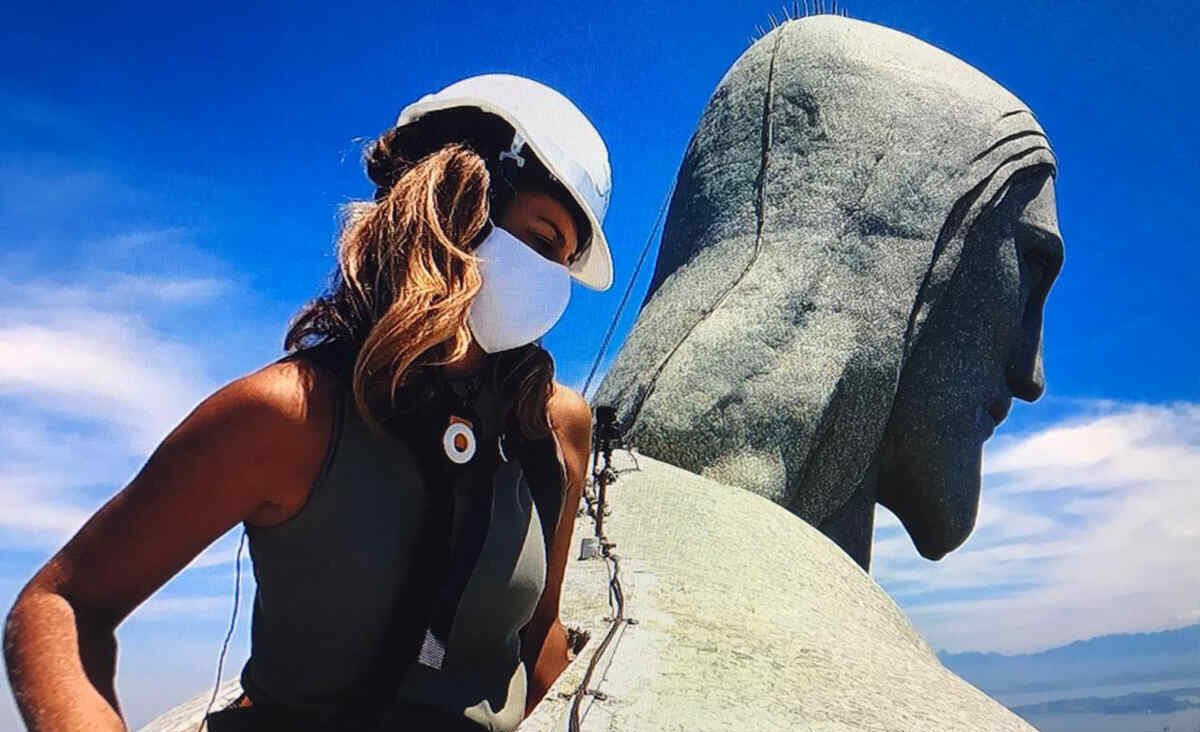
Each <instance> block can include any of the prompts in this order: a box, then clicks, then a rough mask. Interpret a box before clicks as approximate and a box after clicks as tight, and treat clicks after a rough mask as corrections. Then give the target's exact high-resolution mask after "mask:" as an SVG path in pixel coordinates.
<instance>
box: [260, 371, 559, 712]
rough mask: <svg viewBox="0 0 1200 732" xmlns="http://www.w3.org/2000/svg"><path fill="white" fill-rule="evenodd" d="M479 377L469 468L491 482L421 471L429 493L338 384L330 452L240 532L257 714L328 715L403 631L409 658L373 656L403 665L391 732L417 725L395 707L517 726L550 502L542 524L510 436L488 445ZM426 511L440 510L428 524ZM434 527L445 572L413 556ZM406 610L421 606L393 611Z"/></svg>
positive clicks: (492, 425)
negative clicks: (248, 565) (294, 509)
mask: <svg viewBox="0 0 1200 732" xmlns="http://www.w3.org/2000/svg"><path fill="white" fill-rule="evenodd" d="M479 382H481V384H480V388H479V391H478V393H477V394H476V395H475V398H474V399H473V400H472V401H471V402H470V406H471V407H472V408H473V410H474V411H473V415H474V416H475V417H476V419H477V420H480V421H482V422H483V424H477V425H475V429H476V434H478V435H479V436H480V440H479V443H480V444H478V446H477V456H476V458H473V460H487V459H489V456H490V459H491V460H492V462H491V463H481V465H486V466H487V467H486V468H481V470H486V471H487V472H489V473H490V476H485V479H472V480H459V481H457V483H453V484H450V483H449V482H448V481H446V480H444V479H443V476H440V475H439V474H437V473H433V476H434V480H436V481H437V482H438V483H439V484H438V485H431V484H430V481H429V479H427V478H428V475H429V471H428V470H424V471H423V470H422V463H421V460H420V459H418V457H419V456H417V455H415V454H414V451H413V449H412V445H411V444H410V441H406V440H403V439H400V438H399V437H392V436H391V435H378V434H376V433H374V432H372V431H371V430H370V429H369V428H368V427H367V425H366V423H365V422H363V421H362V419H361V417H360V416H359V415H358V412H357V410H356V409H355V405H354V401H353V398H352V396H351V394H350V393H349V391H348V389H347V388H346V387H345V384H344V383H343V384H341V385H340V388H339V389H338V391H337V394H338V398H337V400H336V407H335V412H334V423H333V432H332V435H331V439H330V443H329V446H328V450H327V453H326V455H325V459H324V463H323V465H322V468H321V471H320V473H319V475H318V478H317V479H316V481H315V483H314V485H313V487H312V489H311V493H310V495H309V497H308V500H307V502H306V503H305V504H304V506H303V507H302V508H301V510H300V511H299V513H297V514H296V515H295V516H293V517H292V518H290V519H288V520H286V521H284V522H283V523H281V524H278V525H275V526H270V527H255V526H250V525H247V527H246V532H247V536H248V538H249V542H250V555H251V558H252V560H253V566H254V575H255V578H256V580H257V582H258V586H257V591H256V593H255V599H254V609H253V614H252V620H251V655H250V658H249V660H248V661H247V662H246V665H245V667H244V668H243V670H242V686H243V689H244V690H245V692H246V694H247V695H248V696H249V697H250V699H251V701H252V702H253V703H254V704H255V705H256V706H259V705H270V706H282V707H284V708H288V709H290V710H293V711H295V710H308V711H310V712H311V713H312V715H314V716H318V717H319V716H320V715H322V714H325V713H328V711H329V710H331V709H335V708H337V707H338V705H339V704H341V703H342V702H343V700H344V699H345V698H346V696H347V693H353V692H354V691H355V690H356V689H357V688H361V687H362V685H363V683H364V681H365V680H366V679H367V678H368V677H369V676H370V675H371V674H372V668H374V667H373V666H372V664H374V663H380V662H381V661H380V660H379V659H380V654H381V650H380V649H381V647H383V646H386V643H385V640H386V639H387V638H388V637H389V636H388V635H387V634H388V633H389V632H397V628H396V627H395V626H396V625H397V624H405V625H407V626H409V627H407V628H405V629H402V630H403V633H407V634H409V636H410V637H412V638H413V639H414V642H416V641H419V648H418V647H417V646H415V645H412V644H411V643H410V644H409V645H407V646H405V648H407V649H410V650H411V651H416V653H415V654H413V656H414V657H412V658H409V657H407V656H406V655H405V653H408V652H409V651H404V652H399V653H397V652H395V651H394V650H393V652H392V654H391V655H392V656H393V657H392V658H389V659H385V660H384V661H382V662H383V663H391V664H396V663H398V664H400V667H399V669H397V673H398V677H399V682H398V683H395V684H392V685H390V686H389V687H388V692H387V693H388V694H389V695H390V698H391V699H392V700H393V702H394V703H389V707H390V708H391V710H392V711H391V712H390V714H389V715H387V716H386V717H385V718H387V719H390V720H394V721H395V723H396V728H397V729H400V728H405V725H404V722H405V720H406V719H415V718H416V716H417V715H415V714H413V715H409V714H407V713H406V705H413V706H412V708H413V709H414V710H415V709H417V708H420V709H421V710H423V711H422V714H427V713H428V711H429V709H430V708H433V709H436V710H438V711H439V712H444V713H445V721H446V722H447V724H446V726H445V728H446V729H450V725H449V723H450V722H453V723H454V724H455V726H454V728H455V729H459V728H461V729H478V730H503V731H508V730H512V729H514V728H515V727H516V726H517V724H519V722H520V721H521V719H522V717H523V716H524V707H525V701H526V673H527V670H526V669H525V668H524V665H523V663H522V662H521V660H520V656H519V654H520V639H519V637H518V632H519V631H520V630H521V628H522V627H524V626H525V624H526V623H528V622H529V620H530V619H531V618H532V616H533V612H534V608H535V607H536V605H537V602H538V600H539V598H540V596H541V593H542V590H543V589H544V587H545V574H546V558H547V553H548V542H549V540H550V538H551V536H552V534H553V527H554V523H553V522H554V521H555V520H556V519H557V511H558V506H559V505H561V503H557V504H556V503H553V502H552V501H547V502H544V503H543V505H546V506H549V507H550V509H551V510H553V511H554V512H555V513H554V515H552V516H543V515H541V514H540V513H539V511H538V505H537V503H538V501H535V500H534V493H533V492H531V488H530V483H529V481H528V480H527V479H526V475H525V471H523V470H522V466H521V463H520V462H519V460H518V459H517V456H516V455H508V454H505V452H504V445H508V444H509V442H511V440H509V439H508V437H507V435H506V436H505V438H504V442H503V443H500V447H499V448H497V444H496V443H499V438H498V437H497V435H498V434H499V433H500V432H501V431H502V430H501V427H502V424H501V422H502V420H501V419H500V415H499V413H498V398H497V396H496V394H495V393H493V390H492V388H491V387H490V386H488V385H487V383H486V380H483V379H480V380H479ZM492 440H495V441H496V442H495V443H493V442H491V441H492ZM509 452H515V451H514V450H512V449H511V447H510V448H509ZM423 459H428V456H424V457H423ZM443 459H444V458H443ZM527 462H529V463H532V461H531V460H530V461H527ZM493 467H494V470H493ZM556 467H557V466H556ZM539 482H543V483H544V482H546V481H542V480H539ZM555 483H556V484H555V485H554V491H557V490H559V487H560V486H559V485H557V483H558V481H555ZM543 487H544V486H543ZM434 491H441V493H440V494H435V493H434ZM438 505H442V506H449V507H451V509H450V510H446V511H444V514H445V522H444V523H443V524H440V525H436V526H435V528H433V529H431V526H430V525H431V524H435V522H432V520H431V518H430V516H432V515H434V513H431V511H433V509H436V508H437V506H438ZM443 529H449V531H448V532H445V531H443ZM422 531H426V532H429V533H426V534H423V533H422ZM447 533H448V536H446V534H447ZM431 534H432V535H434V538H435V539H437V538H439V536H440V540H441V541H442V542H443V544H444V543H445V542H447V541H448V542H449V544H448V547H449V548H448V550H447V551H446V558H445V559H444V561H443V563H441V564H438V563H436V562H434V561H433V560H432V558H431V557H429V556H425V555H426V554H429V553H430V552H429V547H430V546H438V544H437V542H436V541H434V542H433V543H431V541H430V539H429V536H430V535H431ZM423 537H424V538H423ZM431 567H432V568H433V570H432V573H431ZM422 572H424V573H425V576H426V578H427V579H428V581H427V582H426V583H425V584H424V585H422V584H421V583H420V581H419V578H420V577H421V576H422ZM410 606H411V607H412V608H414V609H419V608H422V607H428V608H430V610H429V611H428V613H427V614H425V615H422V613H421V612H413V613H409V614H408V615H405V612H406V610H407V608H409V607H410ZM398 617H399V618H400V620H397V618H398ZM424 619H428V622H427V623H423V624H422V623H420V620H424ZM418 624H419V625H421V627H418ZM422 628H423V629H424V632H423V633H422V632H421V630H422ZM388 647H390V648H393V649H395V648H396V646H395V645H392V646H388ZM421 719H423V720H427V719H428V717H426V716H421ZM389 728H390V727H389Z"/></svg>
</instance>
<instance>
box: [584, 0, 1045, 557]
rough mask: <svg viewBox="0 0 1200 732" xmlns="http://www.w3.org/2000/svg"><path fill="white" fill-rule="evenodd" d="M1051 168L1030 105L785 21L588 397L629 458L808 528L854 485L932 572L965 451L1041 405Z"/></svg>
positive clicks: (826, 30)
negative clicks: (1016, 404) (634, 454)
mask: <svg viewBox="0 0 1200 732" xmlns="http://www.w3.org/2000/svg"><path fill="white" fill-rule="evenodd" d="M1054 175H1055V160H1054V156H1053V154H1052V152H1051V150H1050V146H1049V142H1048V141H1047V139H1046V136H1045V134H1044V133H1043V131H1042V129H1041V127H1040V126H1039V125H1038V123H1037V121H1036V119H1035V118H1034V116H1033V114H1032V113H1031V112H1030V110H1029V109H1028V108H1027V107H1026V106H1025V105H1024V104H1023V103H1022V102H1021V101H1020V100H1019V99H1017V98H1016V97H1014V96H1013V95H1012V94H1010V93H1009V92H1008V91H1006V90H1005V89H1004V88H1002V87H1001V86H999V85H998V84H996V83H995V82H994V81H992V80H991V79H989V78H987V77H986V76H984V75H983V74H982V73H980V72H979V71H977V70H976V69H974V68H972V67H971V66H969V65H967V64H965V63H963V62H962V61H959V60H958V59H956V58H954V57H953V56H950V55H949V54H947V53H945V52H943V51H941V50H939V49H937V48H934V47H932V46H930V45H928V44H926V43H924V42H922V41H919V40H917V39H915V38H913V37H911V36H908V35H906V34H903V33H900V32H898V31H894V30H891V29H889V28H884V27H881V26H877V25H874V24H871V23H866V22H863V21H858V20H853V19H850V18H844V17H839V16H830V15H817V16H811V17H807V18H802V19H799V20H794V21H790V22H787V23H784V24H783V25H782V26H780V27H778V28H776V29H775V30H773V31H772V32H770V33H768V34H767V35H765V36H764V37H763V38H761V39H759V40H758V41H757V42H756V43H755V44H754V45H753V46H752V47H751V48H750V49H749V50H747V51H746V53H745V54H743V55H742V57H741V58H739V59H738V61H737V62H736V63H735V64H734V65H733V67H731V68H730V70H729V71H728V72H727V73H726V75H725V77H724V78H723V79H722V80H721V82H720V84H719V85H718V87H717V89H716V90H715V91H714V93H713V95H712V98H711V99H710V100H709V104H708V107H707V109H706V110H705V113H704V116H703V118H702V119H701V121H700V124H699V126H698V128H697V130H696V133H695V135H694V136H693V138H692V140H691V142H690V144H689V146H688V150H687V153H686V156H685V158H684V161H683V165H682V166H681V169H680V172H679V176H678V179H677V181H676V187H675V191H674V194H673V197H672V201H671V208H670V213H669V215H668V219H667V224H666V228H665V229H664V233H663V241H662V246H661V250H660V253H659V258H658V262H657V265H656V269H655V273H654V277H653V279H652V281H651V285H650V290H649V293H648V294H647V296H646V300H645V302H644V303H643V306H642V310H641V312H640V314H639V317H638V320H637V322H636V323H635V324H634V327H633V330H632V331H631V333H630V335H629V337H628V339H627V340H626V343H625V345H624V347H623V348H622V350H621V352H620V354H619V355H618V357H617V359H616V360H615V362H614V363H613V366H612V368H611V369H610V370H609V372H608V374H607V376H606V378H605V380H604V383H603V384H602V385H601V387H600V390H599V392H598V393H597V395H596V399H595V402H596V403H597V404H611V405H612V406H614V407H616V409H617V413H618V418H619V420H620V421H621V424H622V426H623V427H624V428H625V429H626V431H627V436H628V438H629V440H630V441H631V442H633V443H634V444H636V445H637V446H638V447H639V448H640V449H641V450H642V451H643V452H645V453H646V454H649V455H651V456H653V457H656V458H658V459H661V460H664V461H667V462H671V463H674V464H676V465H678V466H680V467H683V468H686V469H688V470H691V471H693V472H697V473H700V474H702V475H705V476H707V477H711V478H713V479H716V480H720V481H722V482H725V483H728V484H732V485H738V486H742V487H744V488H747V489H749V490H752V491H754V492H757V493H760V494H762V495H764V496H766V497H768V498H770V499H772V500H774V501H776V502H778V503H780V504H782V505H784V506H786V507H787V508H789V509H790V510H792V511H793V512H794V513H796V514H797V515H799V516H801V517H802V518H804V519H805V520H807V521H809V522H810V523H812V524H814V525H817V526H820V525H821V524H822V523H823V522H825V521H828V520H829V519H830V517H833V516H836V515H838V514H839V512H842V511H845V510H846V507H847V506H848V505H850V504H851V499H852V497H854V496H862V495H864V490H865V489H866V488H867V487H868V486H870V487H871V490H870V491H869V499H870V507H871V508H872V509H873V504H874V500H875V499H876V497H877V498H878V500H879V501H880V502H881V503H883V504H884V505H886V506H887V507H888V508H890V509H891V510H892V511H893V512H895V513H896V514H897V516H899V518H900V519H901V521H902V522H903V523H904V525H905V527H906V528H907V530H908V532H909V534H910V536H911V537H912V539H913V541H914V543H915V544H916V546H917V548H918V550H919V551H920V552H921V553H922V554H923V555H925V556H927V557H930V558H940V557H941V556H943V555H944V554H945V553H946V552H948V551H950V550H952V549H954V548H955V547H957V546H958V545H960V544H961V543H962V542H963V541H964V540H965V539H966V537H967V535H968V534H969V533H970V531H971V529H972V527H973V526H974V520H975V514H976V511H977V506H978V497H979V480H980V471H979V461H980V457H979V456H980V451H981V447H982V444H983V442H984V440H986V439H987V438H988V437H989V436H990V434H991V431H992V430H993V429H994V427H995V425H996V424H998V423H999V422H1000V421H1001V420H1002V419H1003V418H1004V416H1005V414H1006V413H1007V411H1008V407H1009V404H1010V401H1011V398H1012V397H1014V396H1015V397H1017V398H1020V399H1026V400H1033V399H1036V398H1037V397H1038V396H1039V395H1040V394H1041V392H1042V391H1043V389H1044V383H1043V375H1042V364H1041V330H1042V329H1041V320H1042V307H1043V305H1044V303H1045V299H1046V295H1047V293H1048V291H1049V288H1050V285H1051V284H1052V282H1053V280H1054V278H1055V276H1056V275H1057V273H1058V270H1059V267H1060V266H1061V261H1062V245H1061V238H1060V236H1059V233H1058V229H1057V221H1056V216H1055V203H1054V188H1053V185H1054V184H1053V181H1054ZM876 490H877V494H876Z"/></svg>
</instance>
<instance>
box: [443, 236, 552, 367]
mask: <svg viewBox="0 0 1200 732" xmlns="http://www.w3.org/2000/svg"><path fill="white" fill-rule="evenodd" d="M475 256H477V257H479V259H480V262H479V273H480V275H481V276H482V277H483V285H482V286H481V287H480V288H479V292H478V293H476V295H475V299H474V300H472V301H471V309H470V311H469V312H468V314H467V325H468V326H469V327H470V328H471V333H472V335H474V336H475V340H476V341H479V345H480V346H482V347H483V350H485V351H487V352H488V353H496V352H497V351H507V350H509V349H510V348H516V347H518V346H523V345H525V344H527V343H533V342H534V341H535V340H537V339H538V338H541V337H542V336H543V335H545V334H546V333H547V331H549V330H550V329H551V328H552V327H554V324H555V323H557V322H558V319H559V318H560V317H562V314H563V311H564V310H566V309H567V301H568V300H569V299H570V298H571V273H570V270H568V269H567V268H566V267H565V266H563V265H561V264H559V263H558V262H552V261H550V260H549V259H546V258H545V257H543V256H542V255H540V254H538V253H537V252H535V251H534V250H533V249H531V248H530V247H529V246H528V245H526V244H525V242H523V241H521V240H520V239H518V238H517V237H515V236H513V235H512V234H510V233H508V232H507V231H505V230H504V229H501V228H500V227H499V226H493V227H492V231H491V233H489V234H488V235H487V237H486V238H484V240H483V242H482V243H481V244H480V245H479V246H478V247H477V248H476V249H475Z"/></svg>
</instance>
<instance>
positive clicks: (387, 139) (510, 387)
mask: <svg viewBox="0 0 1200 732" xmlns="http://www.w3.org/2000/svg"><path fill="white" fill-rule="evenodd" d="M400 134H401V133H400V132H399V131H398V130H391V131H389V132H387V133H384V134H383V135H382V136H381V137H380V138H379V139H378V140H376V141H375V142H373V143H372V144H371V146H370V147H369V148H368V151H367V155H366V159H367V171H368V175H370V177H371V178H372V179H373V180H374V181H375V182H376V183H377V184H378V185H379V191H378V192H377V194H376V196H375V200H374V201H356V202H353V203H350V204H347V205H346V206H345V207H344V208H343V211H342V226H341V231H340V233H339V236H338V243H337V259H338V262H337V269H336V270H335V272H334V273H333V276H332V281H331V284H330V287H329V290H328V292H327V293H325V294H323V295H321V296H320V297H317V298H316V299H314V300H313V301H311V302H309V303H308V304H306V305H305V306H304V307H303V308H302V309H301V310H300V311H299V312H298V313H297V314H296V316H295V317H294V318H293V319H292V322H291V324H290V325H289V326H288V331H287V335H286V337H285V339H284V349H285V350H286V351H288V352H289V353H302V352H304V351H307V350H309V349H312V348H314V347H317V346H322V345H328V346H336V348H335V351H336V352H337V353H340V354H342V356H341V358H342V359H343V360H344V361H345V362H346V363H344V364H343V365H344V366H345V367H349V368H345V369H344V371H345V372H348V375H349V376H350V383H351V388H352V392H353V395H354V401H355V405H356V407H357V409H358V412H359V414H360V415H361V416H362V418H363V420H364V421H365V422H366V423H367V424H368V426H369V427H370V428H371V429H373V430H377V431H381V432H385V431H386V428H385V427H384V423H385V422H386V421H387V420H388V418H389V416H390V415H391V414H392V413H393V412H394V410H395V408H396V396H397V393H398V391H399V389H400V388H401V386H402V385H403V384H405V383H406V382H407V380H408V379H409V378H410V377H411V376H412V375H414V374H416V373H418V372H423V371H425V372H428V371H429V370H432V369H434V368H436V367H437V366H439V365H442V364H446V363H448V362H451V361H455V360H457V359H459V358H461V357H462V356H464V355H465V354H466V352H467V349H468V347H469V346H470V344H471V332H470V330H469V329H468V327H467V313H468V309H469V307H470V305H471V300H472V299H473V298H474V296H475V294H476V292H478V290H479V287H480V283H481V280H480V274H479V266H478V260H477V259H476V258H475V257H474V255H473V254H472V253H471V252H472V250H473V249H474V248H475V246H477V245H478V244H479V241H480V240H481V239H482V237H483V235H484V234H485V233H486V230H487V223H488V219H489V216H490V214H491V213H492V212H491V208H492V204H493V203H494V202H495V200H494V199H495V198H496V197H495V195H494V194H493V195H491V196H489V193H490V192H491V191H490V186H491V174H490V172H489V170H488V167H487V165H486V164H485V162H484V159H483V158H482V157H481V156H480V155H479V154H477V153H476V152H474V151H473V150H472V149H471V148H470V147H468V146H467V145H465V144H460V143H452V144H447V145H445V146H443V147H440V148H438V149H436V150H434V151H433V152H431V153H429V154H427V155H424V156H423V157H421V158H419V159H418V160H416V161H415V162H413V161H409V160H407V159H405V157H404V155H403V152H402V151H401V150H400V149H399V148H401V147H402V145H401V144H400V142H401V141H400V139H399V137H398V136H399V135H400ZM509 200H511V197H509ZM498 215H499V212H497V216H498ZM350 359H353V365H352V366H350V364H349V360H350ZM488 361H489V365H490V366H491V368H492V375H493V378H494V379H495V380H496V384H497V386H498V387H499V388H500V391H501V395H502V402H503V404H504V408H505V410H506V413H509V414H515V416H516V417H517V419H518V421H519V424H520V427H521V430H522V432H524V433H525V435H526V436H528V437H531V438H532V437H540V436H544V435H545V434H546V433H547V431H548V429H549V422H548V416H547V413H546V403H547V401H548V400H549V398H550V394H551V392H552V389H553V378H554V363H553V360H552V359H551V358H550V355H549V353H547V352H546V351H545V350H544V349H542V348H541V347H540V346H537V345H534V344H531V345H529V346H525V347H523V348H519V349H514V350H513V351H506V352H503V353H500V354H493V355H490V356H489V357H488Z"/></svg>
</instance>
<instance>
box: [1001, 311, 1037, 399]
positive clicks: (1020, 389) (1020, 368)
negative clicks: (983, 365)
mask: <svg viewBox="0 0 1200 732" xmlns="http://www.w3.org/2000/svg"><path fill="white" fill-rule="evenodd" d="M1023 335H1024V337H1023V338H1022V339H1021V343H1020V344H1019V345H1018V346H1017V348H1016V352H1015V354H1014V357H1013V360H1012V361H1011V362H1010V363H1009V365H1008V369H1007V373H1006V374H1005V381H1007V382H1008V388H1009V389H1011V390H1012V393H1013V396H1015V397H1017V398H1018V399H1023V400H1024V401H1027V402H1034V401H1037V400H1038V398H1039V397H1041V396H1042V394H1043V393H1044V392H1045V391H1046V373H1045V368H1044V366H1043V365H1042V329H1041V327H1040V324H1039V327H1038V328H1037V329H1036V330H1032V331H1030V330H1027V331H1025V333H1024V334H1023Z"/></svg>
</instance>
